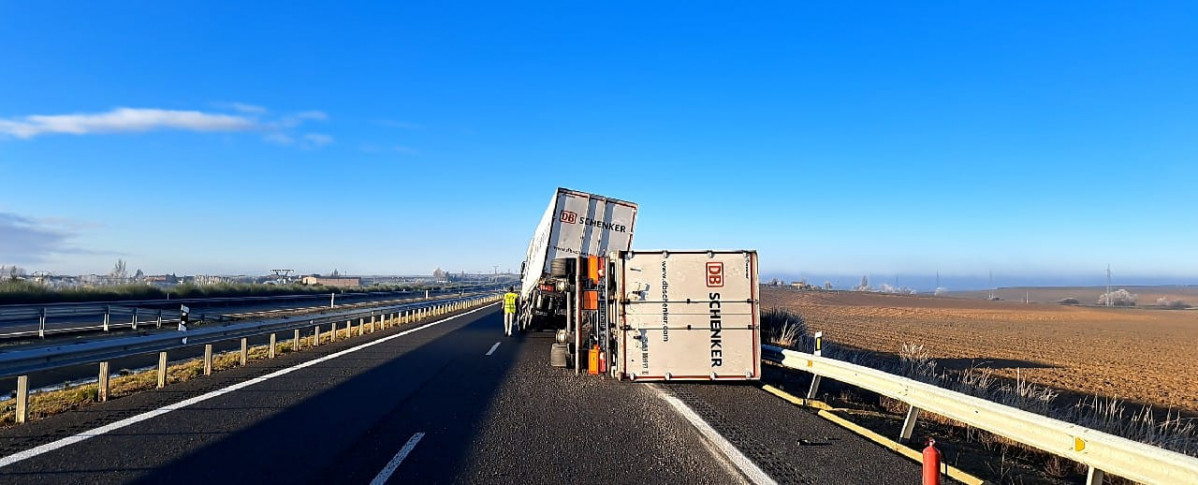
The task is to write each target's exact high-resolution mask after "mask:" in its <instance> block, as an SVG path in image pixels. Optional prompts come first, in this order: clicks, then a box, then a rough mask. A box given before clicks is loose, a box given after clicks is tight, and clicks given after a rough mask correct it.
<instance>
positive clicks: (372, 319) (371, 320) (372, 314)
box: [370, 312, 374, 333]
mask: <svg viewBox="0 0 1198 485" xmlns="http://www.w3.org/2000/svg"><path fill="white" fill-rule="evenodd" d="M370 333H374V313H373V312H372V313H371V314H370Z"/></svg>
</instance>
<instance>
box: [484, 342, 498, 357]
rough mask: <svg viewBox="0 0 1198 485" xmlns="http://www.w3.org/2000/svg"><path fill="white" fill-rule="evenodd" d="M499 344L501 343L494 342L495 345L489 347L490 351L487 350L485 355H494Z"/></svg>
mask: <svg viewBox="0 0 1198 485" xmlns="http://www.w3.org/2000/svg"><path fill="white" fill-rule="evenodd" d="M501 343H502V342H495V345H492V346H491V350H488V351H487V355H491V354H494V353H495V349H498V348H499V344H501Z"/></svg>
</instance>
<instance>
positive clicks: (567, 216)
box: [561, 211, 578, 224]
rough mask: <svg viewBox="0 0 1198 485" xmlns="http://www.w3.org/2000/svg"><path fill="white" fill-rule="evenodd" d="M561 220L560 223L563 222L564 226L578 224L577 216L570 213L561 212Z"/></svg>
mask: <svg viewBox="0 0 1198 485" xmlns="http://www.w3.org/2000/svg"><path fill="white" fill-rule="evenodd" d="M561 220H562V222H564V223H566V224H574V223H576V222H578V214H575V213H573V212H570V211H562V217H561Z"/></svg>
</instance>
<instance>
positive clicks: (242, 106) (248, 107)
mask: <svg viewBox="0 0 1198 485" xmlns="http://www.w3.org/2000/svg"><path fill="white" fill-rule="evenodd" d="M229 107H230V108H233V109H234V110H236V111H240V112H242V113H246V114H251V115H262V114H266V112H267V111H268V110H267V109H266V108H265V107H263V106H258V105H256V104H248V103H237V102H233V103H229Z"/></svg>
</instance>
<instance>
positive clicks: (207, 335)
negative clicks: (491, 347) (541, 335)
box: [0, 293, 500, 423]
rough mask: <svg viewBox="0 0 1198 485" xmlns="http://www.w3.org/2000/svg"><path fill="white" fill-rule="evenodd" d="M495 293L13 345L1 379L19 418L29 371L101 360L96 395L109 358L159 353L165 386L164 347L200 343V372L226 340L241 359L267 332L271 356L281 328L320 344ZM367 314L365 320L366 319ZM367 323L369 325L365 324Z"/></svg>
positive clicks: (0, 362) (486, 299) (1, 356)
mask: <svg viewBox="0 0 1198 485" xmlns="http://www.w3.org/2000/svg"><path fill="white" fill-rule="evenodd" d="M499 298H500V296H499V295H498V294H493V293H485V294H470V295H463V296H461V297H456V298H451V299H446V300H431V301H421V302H415V303H403V304H395V305H387V306H380V307H375V308H371V309H354V310H346V311H341V312H330V313H327V314H323V315H321V316H320V317H318V318H302V317H301V318H289V317H282V318H276V319H270V320H264V321H258V322H247V323H232V324H226V325H222V326H218V327H204V328H199V329H195V330H189V331H182V332H162V333H154V334H149V335H141V336H137V337H127V338H113V339H105V340H98V341H94V342H85V343H73V344H66V345H59V346H50V347H41V348H33V349H15V350H11V351H5V352H0V378H6V377H13V376H16V377H17V396H16V397H17V406H16V407H17V416H16V421H17V422H18V423H22V422H24V421H25V420H26V419H27V417H28V411H27V407H28V406H27V404H28V396H29V390H28V377H27V376H28V374H31V373H34V372H41V371H46V370H51V369H57V368H61V367H68V366H73V365H82V364H93V363H99V364H100V375H99V382H100V390H99V399H100V400H101V401H103V400H105V399H106V398H107V389H106V388H107V383H108V374H109V373H108V361H109V360H112V359H118V358H123V357H131V356H135V355H144V354H152V353H155V352H157V353H158V354H159V363H158V387H164V386H165V385H166V369H167V352H169V351H171V350H176V349H180V348H184V347H194V346H198V345H204V373H205V375H207V374H211V372H212V370H211V369H212V344H214V343H217V342H224V341H229V340H238V339H240V340H241V363H242V364H245V363H246V361H247V355H248V338H250V337H255V336H261V335H268V334H269V335H270V336H271V339H270V342H271V345H270V355H271V356H272V357H273V356H274V355H275V344H276V338H275V336H276V335H277V334H278V333H281V332H287V331H294V340H295V345H296V346H298V345H299V343H300V330H301V329H306V328H313V329H314V332H313V334H314V335H315V336H316V338H315V339H314V345H319V342H320V336H321V335H322V334H321V328H322V327H324V326H325V325H328V327H325V328H329V329H330V331H331V332H332V335H333V339H334V340H335V339H336V338H337V337H336V335H337V332H338V328H337V327H338V325H339V324H341V322H344V323H345V329H349V328H351V327H352V325H353V323H354V321H357V324H358V326H357V333H358V335H362V334H363V333H365V330H366V329H367V328H369V329H370V331H371V332H373V331H374V330H375V328H376V322H377V325H379V326H381V327H382V328H387V327H389V326H392V325H397V324H402V323H409V322H413V321H418V320H420V319H423V318H426V317H430V316H438V315H444V314H447V313H450V312H455V311H459V310H464V309H467V308H471V307H475V306H480V305H486V304H490V303H493V302H495V301H497V300H498V299H499ZM367 319H369V321H367ZM367 325H369V327H367Z"/></svg>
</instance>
